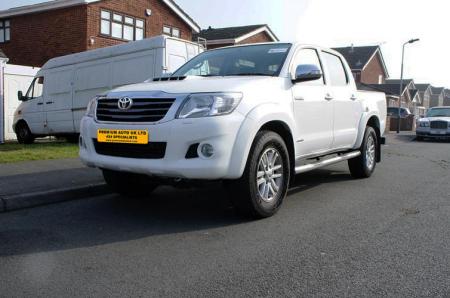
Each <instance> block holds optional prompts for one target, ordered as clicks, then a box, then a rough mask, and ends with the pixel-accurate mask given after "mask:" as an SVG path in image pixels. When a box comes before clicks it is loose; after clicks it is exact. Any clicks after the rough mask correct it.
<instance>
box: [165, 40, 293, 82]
mask: <svg viewBox="0 0 450 298" xmlns="http://www.w3.org/2000/svg"><path fill="white" fill-rule="evenodd" d="M291 46H292V45H291V44H288V43H283V44H263V45H251V46H243V47H233V48H224V49H219V50H213V51H208V52H204V53H202V54H200V55H198V56H197V57H195V58H193V59H192V60H190V61H189V62H188V63H186V64H185V65H183V66H182V67H180V68H179V69H178V70H177V71H176V72H175V73H174V74H173V75H172V76H205V77H212V76H255V75H260V76H278V75H279V74H280V71H281V68H282V67H283V64H284V61H285V60H286V57H287V55H288V53H289V50H290V48H291Z"/></svg>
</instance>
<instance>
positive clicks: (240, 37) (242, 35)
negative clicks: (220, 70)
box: [193, 25, 278, 49]
mask: <svg viewBox="0 0 450 298" xmlns="http://www.w3.org/2000/svg"><path fill="white" fill-rule="evenodd" d="M193 40H194V41H200V40H206V46H207V48H208V49H215V48H221V47H226V46H232V45H239V44H249V43H260V42H276V41H278V37H277V36H276V35H275V34H274V33H273V32H272V30H271V29H270V28H269V26H268V25H250V26H240V27H227V28H211V27H209V28H208V29H204V30H202V31H201V32H200V33H198V34H194V36H193Z"/></svg>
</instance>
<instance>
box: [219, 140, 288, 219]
mask: <svg viewBox="0 0 450 298" xmlns="http://www.w3.org/2000/svg"><path fill="white" fill-rule="evenodd" d="M289 179H290V163H289V154H288V150H287V148H286V144H285V143H284V141H283V139H282V138H281V137H280V135H278V134H277V133H275V132H272V131H261V132H259V133H258V134H257V135H256V138H255V141H254V142H253V145H252V148H251V150H250V154H249V157H248V159H247V165H246V167H245V171H244V174H243V175H242V177H241V178H240V179H237V180H233V181H227V183H226V187H227V189H228V191H229V193H230V196H231V200H232V202H233V204H234V206H235V207H236V209H237V210H238V211H239V212H240V213H241V214H243V215H245V216H250V217H252V218H266V217H270V216H272V215H274V214H275V213H276V212H277V211H278V209H279V208H280V206H281V203H282V202H283V199H284V198H285V196H286V193H287V190H288V185H289Z"/></svg>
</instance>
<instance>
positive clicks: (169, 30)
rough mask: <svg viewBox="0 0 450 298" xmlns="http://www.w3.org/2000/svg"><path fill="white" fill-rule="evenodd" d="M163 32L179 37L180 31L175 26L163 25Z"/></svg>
mask: <svg viewBox="0 0 450 298" xmlns="http://www.w3.org/2000/svg"><path fill="white" fill-rule="evenodd" d="M163 34H165V35H169V36H173V37H178V38H180V36H181V31H180V29H178V28H176V27H170V26H163Z"/></svg>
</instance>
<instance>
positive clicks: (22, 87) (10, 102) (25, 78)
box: [4, 64, 39, 140]
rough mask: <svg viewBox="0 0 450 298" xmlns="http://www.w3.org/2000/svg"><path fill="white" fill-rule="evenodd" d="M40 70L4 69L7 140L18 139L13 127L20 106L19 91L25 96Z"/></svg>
mask: <svg viewBox="0 0 450 298" xmlns="http://www.w3.org/2000/svg"><path fill="white" fill-rule="evenodd" d="M38 70H39V68H33V67H28V66H21V65H12V64H6V67H5V69H4V95H5V103H4V107H5V111H4V113H5V115H4V116H5V117H4V119H5V127H4V129H5V140H15V139H16V135H15V134H14V131H13V129H12V125H13V118H14V112H15V110H16V109H17V107H18V106H19V104H20V102H19V100H18V99H17V91H22V92H23V93H24V94H25V93H26V92H27V89H28V87H29V86H30V84H31V81H32V80H33V78H34V76H35V75H36V73H37V72H38Z"/></svg>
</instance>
